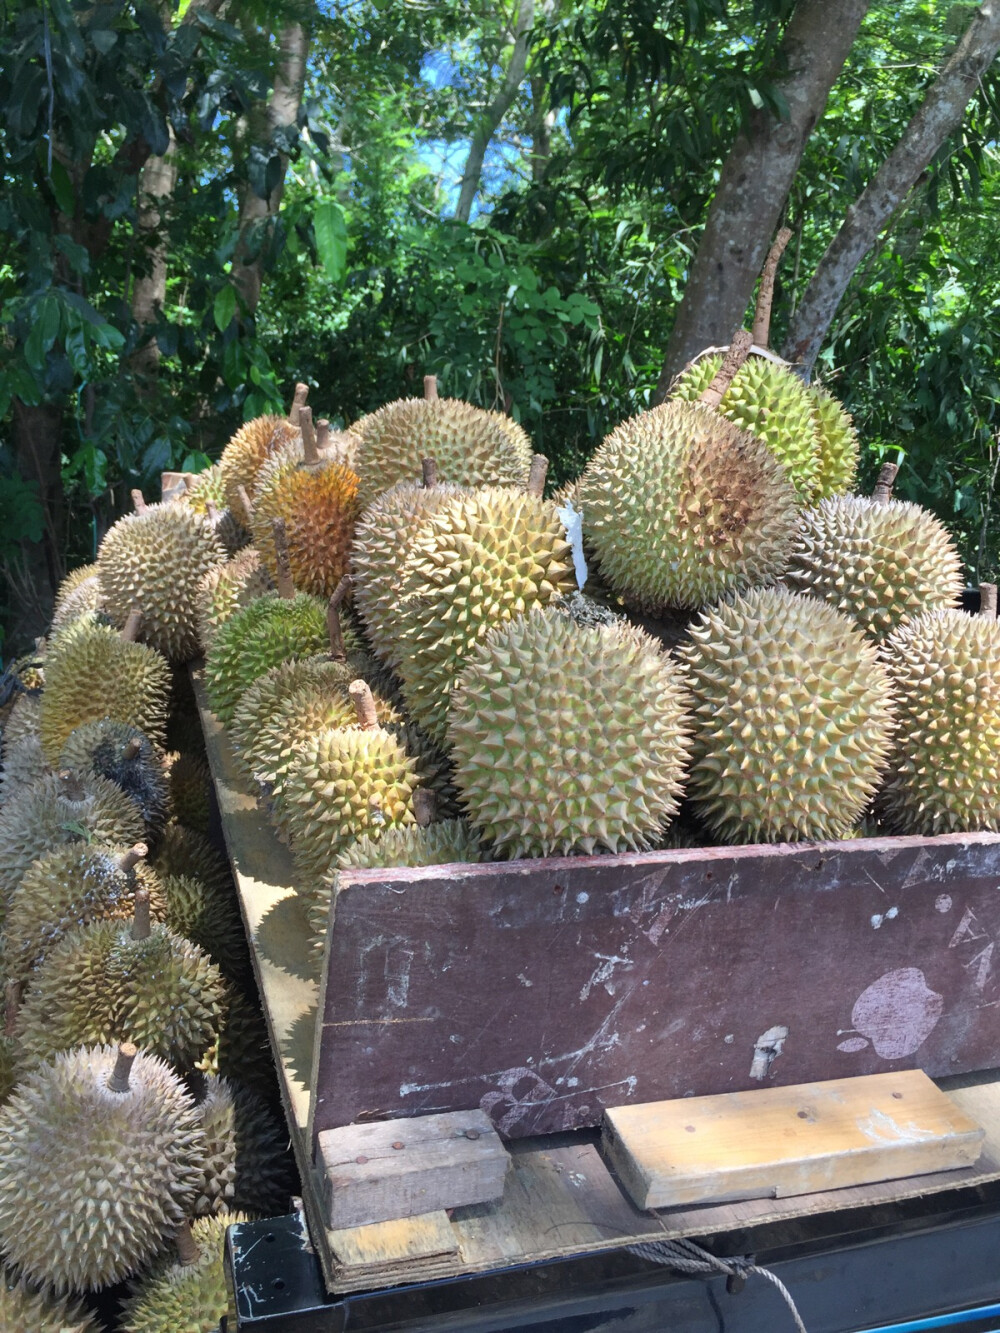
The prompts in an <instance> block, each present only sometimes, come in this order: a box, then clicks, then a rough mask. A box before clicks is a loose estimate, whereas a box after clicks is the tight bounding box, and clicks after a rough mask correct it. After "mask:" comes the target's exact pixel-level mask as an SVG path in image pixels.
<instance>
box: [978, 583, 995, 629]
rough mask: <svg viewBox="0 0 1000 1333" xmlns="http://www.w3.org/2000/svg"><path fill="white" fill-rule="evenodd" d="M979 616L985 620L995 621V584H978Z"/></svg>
mask: <svg viewBox="0 0 1000 1333" xmlns="http://www.w3.org/2000/svg"><path fill="white" fill-rule="evenodd" d="M979 614H980V615H981V616H985V617H986V619H987V620H996V618H997V585H996V584H995V583H980V585H979Z"/></svg>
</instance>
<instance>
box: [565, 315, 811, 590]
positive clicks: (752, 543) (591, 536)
mask: <svg viewBox="0 0 1000 1333" xmlns="http://www.w3.org/2000/svg"><path fill="white" fill-rule="evenodd" d="M747 336H749V335H747ZM733 345H734V348H736V349H737V351H736V356H735V358H734V360H738V357H739V355H740V354H741V351H742V349H743V348H744V347H745V346H746V341H745V338H742V339H739V338H737V337H734V339H733ZM732 364H733V362H732V361H730V363H729V365H727V367H726V372H727V373H728V371H729V369H730V368H731V366H732ZM720 373H721V372H720ZM722 382H723V383H725V377H723V381H722ZM706 392H707V391H706ZM711 401H712V399H708V400H706V402H704V403H683V402H679V401H676V400H675V401H672V402H668V403H663V404H662V405H661V406H660V407H654V408H653V409H652V411H649V412H641V413H640V414H639V415H638V416H636V417H632V418H631V419H630V420H628V421H624V422H622V424H621V425H620V426H618V427H616V428H615V430H613V431H612V432H611V434H610V435H608V436H607V437H606V438H605V440H604V441H603V443H602V444H601V445H600V446H599V447H598V449H597V452H596V453H595V454H594V456H593V457H592V458H591V460H590V462H589V463H588V464H587V467H586V469H585V471H584V473H583V476H582V477H581V478H580V482H579V502H580V506H581V508H582V511H583V530H584V536H585V538H586V540H587V542H588V543H589V544H590V545H591V546H592V547H593V549H594V551H595V552H596V555H597V558H598V560H599V561H600V567H601V577H602V578H603V580H604V581H605V583H607V584H608V585H609V586H610V587H611V588H612V589H613V590H614V591H615V592H616V593H618V594H619V595H620V596H621V597H622V598H623V599H624V600H625V601H626V602H627V603H628V604H629V605H631V606H633V607H635V608H637V609H638V610H640V611H642V612H644V613H645V614H647V615H652V616H662V615H664V613H665V612H667V611H668V610H670V609H671V608H679V609H697V608H698V607H701V606H705V605H707V604H708V603H709V602H713V601H715V600H717V599H718V598H719V597H721V596H722V595H723V594H724V593H726V592H729V591H739V590H741V589H744V588H748V587H752V586H753V585H755V584H763V583H772V582H774V580H775V579H776V578H777V577H778V576H779V575H780V574H781V573H782V571H783V570H784V568H785V566H786V564H787V563H788V557H789V554H790V552H791V546H792V541H793V539H794V535H795V526H796V520H797V517H798V503H797V500H796V496H795V491H794V489H793V488H792V486H791V484H790V483H789V481H788V479H787V477H786V476H785V473H784V469H783V468H782V467H781V466H780V465H779V464H778V463H777V461H776V460H775V457H774V455H773V454H772V453H771V451H770V450H769V449H767V447H766V446H765V445H764V444H762V443H761V441H760V440H758V439H757V438H756V437H755V436H753V435H751V434H750V433H749V432H748V431H745V430H740V429H739V428H738V427H737V426H735V425H733V424H732V423H731V422H729V421H727V420H725V419H724V418H723V417H721V416H720V415H719V414H718V413H717V412H716V411H714V410H713V409H712V408H711V407H710V405H709V404H710V402H711Z"/></svg>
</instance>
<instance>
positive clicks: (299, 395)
mask: <svg viewBox="0 0 1000 1333" xmlns="http://www.w3.org/2000/svg"><path fill="white" fill-rule="evenodd" d="M308 397H309V385H308V384H296V386H295V392H294V393H293V394H292V405H291V407H290V408H289V409H288V420H289V421H290V422H291V423H292V425H293V426H297V425H298V424H299V413H300V412H301V410H302V408H303V407H305V404H306V399H307V398H308Z"/></svg>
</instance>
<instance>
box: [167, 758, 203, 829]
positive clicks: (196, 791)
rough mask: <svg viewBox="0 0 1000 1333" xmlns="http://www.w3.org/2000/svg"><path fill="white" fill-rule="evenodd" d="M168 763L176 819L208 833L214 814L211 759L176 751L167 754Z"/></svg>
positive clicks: (168, 780)
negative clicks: (209, 762)
mask: <svg viewBox="0 0 1000 1333" xmlns="http://www.w3.org/2000/svg"><path fill="white" fill-rule="evenodd" d="M165 766H166V772H167V782H168V784H169V789H170V808H171V811H172V813H173V816H174V818H175V819H177V820H179V821H180V823H182V824H183V825H184V826H185V827H186V828H192V829H194V830H195V831H196V832H198V833H207V832H208V826H209V823H210V821H211V813H212V774H211V772H210V770H209V767H208V760H207V759H205V758H204V756H202V755H200V754H191V753H190V752H187V753H184V754H180V753H178V752H177V751H176V750H175V751H173V752H171V753H170V754H168V755H167V756H166V759H165Z"/></svg>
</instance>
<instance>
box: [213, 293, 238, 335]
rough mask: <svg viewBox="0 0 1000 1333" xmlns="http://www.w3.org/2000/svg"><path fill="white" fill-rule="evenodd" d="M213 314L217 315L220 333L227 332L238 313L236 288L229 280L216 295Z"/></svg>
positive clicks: (216, 321) (216, 322) (216, 324)
mask: <svg viewBox="0 0 1000 1333" xmlns="http://www.w3.org/2000/svg"><path fill="white" fill-rule="evenodd" d="M212 314H213V315H214V317H215V327H216V328H217V329H218V330H219V332H220V333H225V331H226V329H228V328H229V326H230V324H231V323H232V322H233V316H234V315H235V314H236V288H235V287H233V286H232V284H231V283H228V282H227V283H226V285H225V287H223V288H222V290H221V291H220V292H219V293H218V295H217V296H216V298H215V305H214V307H213V309H212Z"/></svg>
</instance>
